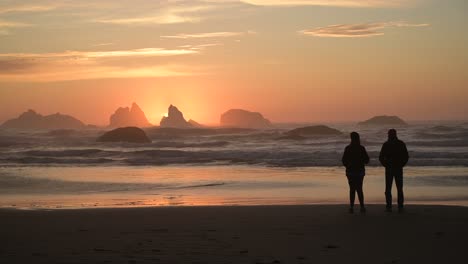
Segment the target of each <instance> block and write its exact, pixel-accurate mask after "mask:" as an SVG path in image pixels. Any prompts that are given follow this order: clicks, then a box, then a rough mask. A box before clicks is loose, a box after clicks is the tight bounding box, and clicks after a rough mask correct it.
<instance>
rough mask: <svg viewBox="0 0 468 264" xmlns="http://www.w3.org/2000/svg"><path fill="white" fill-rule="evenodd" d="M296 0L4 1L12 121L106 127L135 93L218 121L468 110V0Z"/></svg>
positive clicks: (5, 90) (158, 108) (159, 107)
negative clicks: (253, 114) (239, 113)
mask: <svg viewBox="0 0 468 264" xmlns="http://www.w3.org/2000/svg"><path fill="white" fill-rule="evenodd" d="M283 3H284V1H274V0H268V1H262V0H251V1H243V2H242V1H238V2H236V1H222V0H219V1H158V2H156V1H141V0H137V1H126V0H119V1H112V2H109V1H93V3H92V4H91V3H88V2H82V1H22V2H21V4H18V2H17V1H0V43H1V45H0V105H2V111H0V122H3V121H5V120H6V119H8V118H12V117H14V116H17V115H18V114H20V113H21V112H23V111H25V110H27V109H29V108H32V109H35V110H36V111H38V112H40V113H42V114H50V113H55V112H61V113H66V114H71V115H73V116H75V117H77V118H79V119H81V120H82V121H84V122H85V123H91V124H98V125H105V124H107V123H108V118H109V116H110V114H112V113H113V111H115V109H116V108H118V107H121V106H129V105H130V104H131V103H132V102H136V103H138V104H139V105H140V107H141V108H142V109H143V110H144V111H145V113H146V115H147V116H148V118H149V119H150V122H152V123H155V124H158V123H159V120H160V118H161V116H162V114H163V113H165V112H166V111H167V107H168V106H169V104H174V105H176V106H178V107H179V109H181V110H182V111H183V112H184V114H185V116H186V118H187V119H189V118H191V119H194V120H196V121H198V122H201V123H205V124H217V123H218V120H219V116H220V114H221V113H223V112H224V111H226V110H228V109H230V108H244V109H248V110H252V111H259V112H261V113H263V114H264V115H265V116H266V117H267V118H269V119H271V120H272V121H276V122H332V121H351V120H362V119H367V118H369V117H371V116H374V115H381V114H389V115H399V116H401V117H403V118H405V119H408V120H428V119H437V120H440V119H450V120H454V119H456V120H461V119H464V120H466V119H468V107H467V104H466V102H465V99H466V98H468V74H467V69H468V67H467V66H468V65H467V61H468V49H467V48H466V47H468V45H467V44H468V37H467V36H466V34H464V33H462V32H464V25H466V22H467V21H466V16H465V13H466V10H467V9H466V8H467V3H466V2H465V1H462V0H454V1H436V0H419V1H418V0H398V1H380V0H369V1H353V0H349V1H339V0H336V1H335V0H334V1H318V0H310V1H307V0H303V1H288V3H290V4H289V5H287V6H284V5H282V4H283ZM64 21H66V23H64Z"/></svg>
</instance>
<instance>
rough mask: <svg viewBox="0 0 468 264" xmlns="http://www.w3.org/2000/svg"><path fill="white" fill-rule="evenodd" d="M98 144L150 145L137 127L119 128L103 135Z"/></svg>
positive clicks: (144, 134)
mask: <svg viewBox="0 0 468 264" xmlns="http://www.w3.org/2000/svg"><path fill="white" fill-rule="evenodd" d="M97 141H98V142H129V143H150V142H151V140H150V139H149V138H148V136H147V135H146V133H145V131H143V130H142V129H141V128H138V127H120V128H117V129H114V130H111V131H109V132H106V133H104V135H102V136H100V137H99V138H98V139H97Z"/></svg>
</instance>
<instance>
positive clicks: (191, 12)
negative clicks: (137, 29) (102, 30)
mask: <svg viewBox="0 0 468 264" xmlns="http://www.w3.org/2000/svg"><path fill="white" fill-rule="evenodd" d="M169 3H170V2H169ZM215 7H216V6H215V5H212V4H209V3H200V2H194V3H193V4H189V3H185V4H183V5H178V4H177V3H175V4H172V5H171V4H166V5H161V6H160V7H159V8H157V9H155V10H153V11H151V12H148V11H147V12H145V10H144V9H142V13H138V14H134V15H132V16H119V17H107V18H99V19H95V20H94V22H98V23H106V24H117V25H149V24H177V23H197V22H200V21H202V20H203V19H204V16H202V14H201V13H203V12H206V11H209V10H213V9H214V8H215ZM153 9H154V8H153Z"/></svg>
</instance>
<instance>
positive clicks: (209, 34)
mask: <svg viewBox="0 0 468 264" xmlns="http://www.w3.org/2000/svg"><path fill="white" fill-rule="evenodd" d="M248 34H255V32H254V31H247V32H233V31H222V32H205V33H194V34H177V35H168V36H161V38H173V39H190V38H227V37H236V36H243V35H248Z"/></svg>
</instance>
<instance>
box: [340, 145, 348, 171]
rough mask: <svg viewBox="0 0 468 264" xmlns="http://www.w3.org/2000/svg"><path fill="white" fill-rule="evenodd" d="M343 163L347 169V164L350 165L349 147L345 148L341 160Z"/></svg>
mask: <svg viewBox="0 0 468 264" xmlns="http://www.w3.org/2000/svg"><path fill="white" fill-rule="evenodd" d="M341 163H343V166H345V167H347V164H348V163H349V151H348V147H346V148H345V150H344V153H343V157H342V158H341Z"/></svg>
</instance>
